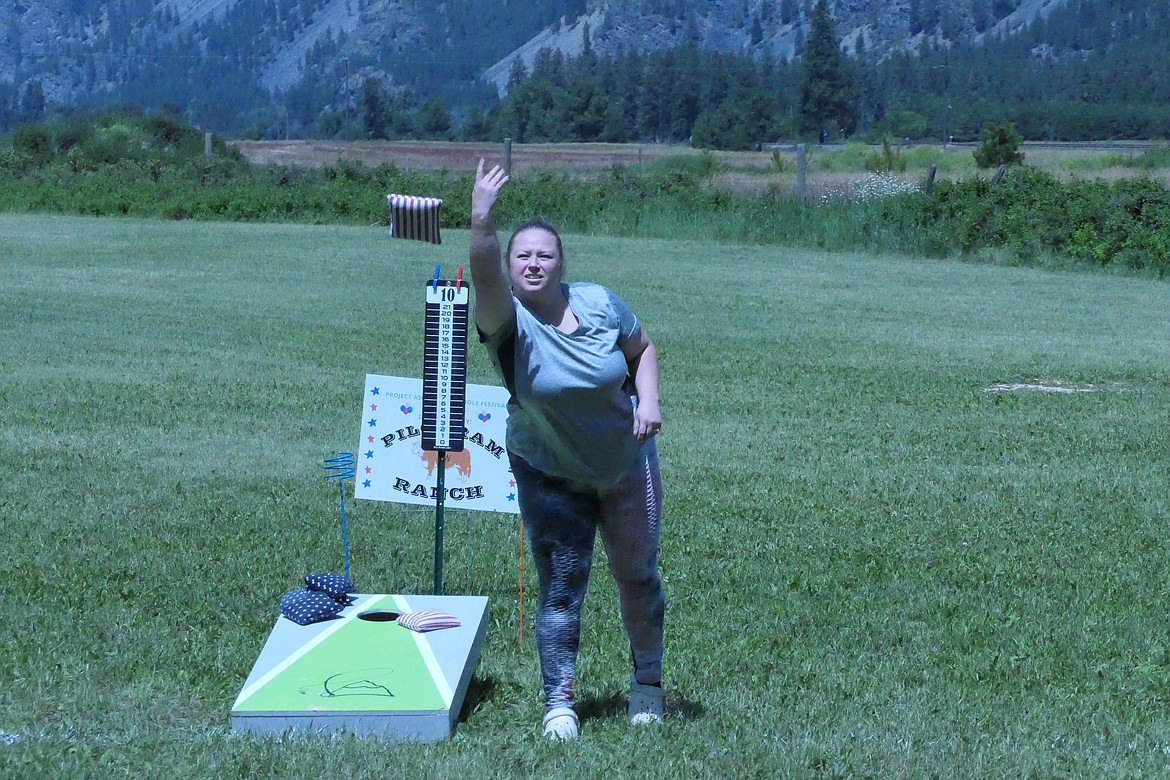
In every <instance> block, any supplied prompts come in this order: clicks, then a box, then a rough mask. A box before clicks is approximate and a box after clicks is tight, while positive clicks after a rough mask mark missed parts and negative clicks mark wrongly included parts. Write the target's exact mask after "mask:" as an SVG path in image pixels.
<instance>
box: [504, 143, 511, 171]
mask: <svg viewBox="0 0 1170 780" xmlns="http://www.w3.org/2000/svg"><path fill="white" fill-rule="evenodd" d="M504 175H505V176H511V175H512V139H511V138H505V139H504Z"/></svg>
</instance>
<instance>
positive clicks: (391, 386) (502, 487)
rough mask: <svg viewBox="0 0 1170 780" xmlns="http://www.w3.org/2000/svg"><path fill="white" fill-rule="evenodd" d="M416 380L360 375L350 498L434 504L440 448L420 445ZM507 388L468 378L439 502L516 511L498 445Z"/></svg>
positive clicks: (501, 438)
mask: <svg viewBox="0 0 1170 780" xmlns="http://www.w3.org/2000/svg"><path fill="white" fill-rule="evenodd" d="M422 398H423V383H422V380H421V379H407V378H404V377H394V376H379V375H377V374H368V375H367V376H366V389H365V392H364V393H363V395H362V424H361V434H360V436H361V438H360V439H359V441H358V447H357V450H355V454H356V456H357V464H356V467H355V468H356V471H357V473H356V475H355V478H354V488H353V494H354V497H355V498H361V499H367V500H370V501H395V502H398V503H402V504H427V505H430V506H435V504H436V500H437V499H438V474H437V472H436V469H437V468H438V462H439V453H437V452H433V451H430V450H424V449H423V448H422ZM507 420H508V391H507V390H505V389H504V388H502V387H493V386H491V385H471V384H469V385H467V407H466V428H467V434H466V437H465V438H464V440H463V451H462V452H448V453H446V470H447V474H446V476H445V478H444V489H445V490H446V496H444V498H443V506H444V508H453V509H475V510H478V511H482V512H510V513H512V514H519V513H520V507H519V506H518V505H517V503H516V482H515V480H513V479H512V472H511V469H510V468H509V466H508V455H507V453H506V452H505V451H504V436H505V432H506V431H507Z"/></svg>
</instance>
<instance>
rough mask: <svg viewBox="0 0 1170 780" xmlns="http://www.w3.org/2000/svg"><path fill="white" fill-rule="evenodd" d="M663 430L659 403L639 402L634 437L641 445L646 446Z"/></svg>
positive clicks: (635, 416) (635, 417) (636, 410)
mask: <svg viewBox="0 0 1170 780" xmlns="http://www.w3.org/2000/svg"><path fill="white" fill-rule="evenodd" d="M661 430H662V412H661V411H659V409H658V404H657V403H650V402H648V401H647V402H642V401H639V402H638V408H637V409H635V410H634V437H635V438H637V440H638V443H639V444H644V443H646V442H647V441H649V440H650V439H652V438H654V437H655V436H657V435H658V432H659V431H661Z"/></svg>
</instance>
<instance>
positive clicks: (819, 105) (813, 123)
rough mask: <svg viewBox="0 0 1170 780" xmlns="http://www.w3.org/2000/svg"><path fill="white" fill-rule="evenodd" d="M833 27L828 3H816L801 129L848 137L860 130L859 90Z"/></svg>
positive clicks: (807, 44)
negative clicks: (840, 134) (858, 119)
mask: <svg viewBox="0 0 1170 780" xmlns="http://www.w3.org/2000/svg"><path fill="white" fill-rule="evenodd" d="M834 27H835V22H834V21H833V18H832V17H831V16H830V15H829V8H828V4H827V3H826V0H817V4H816V6H815V7H814V8H813V12H812V19H811V20H810V29H809V35H808V40H807V41H806V42H805V48H804V63H803V78H802V79H801V85H800V118H801V127H802V129H803V130H804V131H805V132H806V133H809V132H811V133H817V134H820V133H823V132H828V133H829V134H830V135H835V134H836V132H837V131H840V132H842V133H844V134H846V135H849V134H851V133H853V132H854V130H856V129H857V96H856V87H855V86H854V83H853V74H852V70H851V68H850V67H849V63H848V62H846V60H845V55H844V54H842V52H841V46H840V43H839V41H838V39H837V34H836V31H835V30H834Z"/></svg>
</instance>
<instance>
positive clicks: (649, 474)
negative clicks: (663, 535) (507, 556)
mask: <svg viewBox="0 0 1170 780" xmlns="http://www.w3.org/2000/svg"><path fill="white" fill-rule="evenodd" d="M509 458H510V460H511V464H512V474H513V476H515V478H516V485H517V492H518V498H519V503H520V514H521V517H523V519H524V528H525V530H526V532H527V534H528V543H529V545H530V546H531V547H532V556H533V558H534V559H535V561H536V572H537V576H538V578H539V582H540V595H539V600H538V603H537V608H536V647H537V652H538V654H539V655H540V672H541V676H542V677H543V679H544V697H545V707H546V710H551V709H552V708H554V707H568V706H572V704H573V677H574V674H575V670H576V666H577V648H578V647H579V645H580V639H581V606H582V605H583V604H584V603H585V590H586V588H587V586H588V584H589V570H590V568H591V567H592V565H593V542H594V538H595V537H596V535H597V533H598V531H600V532H601V541H602V544H603V545H604V546H605V553H606V557H607V558H608V559H609V570H610V573H611V574H612V575H613V578H614V581H615V582H616V583H617V587H618V594H619V597H620V600H621V611H622V623H623V625H624V626H625V629H626V635H627V637H629V640H630V654H631V656H632V657H633V662H634V677H635V679H636V680H637V681H638V682H640V683H645V684H658V683H659V682H660V680H661V679H662V634H663V617H664V613H665V607H666V602H665V599H664V597H663V594H662V581H661V580H660V579H659V576H658V534H659V527H658V525H659V516H660V514H661V511H662V477H661V475H660V474H659V471H658V451H657V449H656V448H655V446H654V440H653V439H651V440H650V441H649V442H647V443H646V444H645V445H644V446H643V447H642V450H641V452H640V453H639V455H638V460H637V461H635V463H634V465H633V466H632V467H631V468H630V470H629V471H628V472H626V474H625V476H623V477H622V478H621V480H620V481H619V482H618V484H617V485H616V486H614V487H613V488H612V489H610V490H606V491H597V490H582V489H581V488H580V487H578V486H575V485H570V484H568V483H566V482H564V481H562V480H559V479H556V478H553V477H549V476H546V475H545V474H543V473H541V472H539V471H537V470H536V469H534V468H532V467H531V466H529V465H528V463H527V462H525V461H524V460H523V459H521V458H519V457H517V456H515V455H510V456H509Z"/></svg>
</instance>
